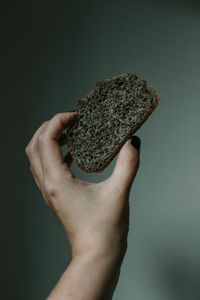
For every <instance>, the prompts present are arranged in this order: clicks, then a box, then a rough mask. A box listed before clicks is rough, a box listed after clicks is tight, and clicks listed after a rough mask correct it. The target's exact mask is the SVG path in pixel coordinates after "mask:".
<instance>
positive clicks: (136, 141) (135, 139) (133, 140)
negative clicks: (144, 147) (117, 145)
mask: <svg viewBox="0 0 200 300" xmlns="http://www.w3.org/2000/svg"><path fill="white" fill-rule="evenodd" d="M131 144H132V145H133V147H135V148H136V149H137V150H140V146H141V140H140V138H139V137H138V136H136V135H133V136H132V138H131Z"/></svg>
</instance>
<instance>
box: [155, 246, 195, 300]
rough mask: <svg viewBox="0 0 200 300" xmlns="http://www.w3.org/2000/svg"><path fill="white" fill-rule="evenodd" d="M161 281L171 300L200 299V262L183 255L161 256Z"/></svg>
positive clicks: (159, 265)
mask: <svg viewBox="0 0 200 300" xmlns="http://www.w3.org/2000/svg"><path fill="white" fill-rule="evenodd" d="M157 263H158V268H159V275H160V279H161V280H162V282H163V285H164V288H165V289H166V293H167V294H170V295H169V297H170V299H171V300H199V299H200V261H199V262H198V261H197V260H195V262H194V261H192V258H191V257H189V256H188V257H187V256H185V255H184V254H182V253H181V249H179V251H177V249H176V253H170V254H169V253H167V254H166V255H161V256H160V258H158V260H157Z"/></svg>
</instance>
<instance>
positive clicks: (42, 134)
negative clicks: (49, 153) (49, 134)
mask: <svg viewBox="0 0 200 300" xmlns="http://www.w3.org/2000/svg"><path fill="white" fill-rule="evenodd" d="M44 139H45V136H44V133H41V134H40V135H39V136H38V138H37V141H38V144H42V143H43V142H44Z"/></svg>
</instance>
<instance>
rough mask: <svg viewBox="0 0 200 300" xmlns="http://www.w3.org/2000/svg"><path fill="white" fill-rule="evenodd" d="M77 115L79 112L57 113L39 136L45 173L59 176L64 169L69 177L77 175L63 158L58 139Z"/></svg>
mask: <svg viewBox="0 0 200 300" xmlns="http://www.w3.org/2000/svg"><path fill="white" fill-rule="evenodd" d="M77 115H78V112H65V113H59V114H56V115H55V116H54V117H53V118H52V119H51V120H50V121H49V122H48V125H47V126H46V128H45V129H44V131H43V132H42V133H41V134H40V136H39V137H38V144H39V150H40V151H39V152H40V159H41V164H42V169H43V172H44V175H45V174H47V173H48V174H56V176H57V175H58V174H60V173H61V172H63V171H64V172H67V175H68V176H69V177H75V176H74V174H73V173H72V172H71V170H70V168H69V166H68V165H67V164H66V163H65V161H64V159H63V156H62V152H61V148H60V145H59V142H58V139H59V137H60V136H61V134H62V131H63V130H64V129H65V128H66V127H67V125H68V124H69V123H70V121H71V120H72V119H73V118H74V117H75V116H77Z"/></svg>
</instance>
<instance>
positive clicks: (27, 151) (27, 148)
mask: <svg viewBox="0 0 200 300" xmlns="http://www.w3.org/2000/svg"><path fill="white" fill-rule="evenodd" d="M25 153H26V155H27V156H29V153H30V145H28V146H26V148H25Z"/></svg>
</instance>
